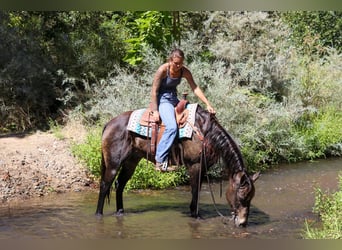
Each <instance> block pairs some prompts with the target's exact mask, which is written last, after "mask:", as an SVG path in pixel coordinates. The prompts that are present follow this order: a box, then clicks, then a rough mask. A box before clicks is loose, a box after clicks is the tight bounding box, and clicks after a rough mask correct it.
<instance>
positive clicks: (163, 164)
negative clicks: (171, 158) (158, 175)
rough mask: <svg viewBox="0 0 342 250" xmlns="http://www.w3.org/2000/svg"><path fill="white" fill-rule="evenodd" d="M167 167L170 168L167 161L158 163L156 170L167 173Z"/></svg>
mask: <svg viewBox="0 0 342 250" xmlns="http://www.w3.org/2000/svg"><path fill="white" fill-rule="evenodd" d="M167 167H168V163H167V161H164V162H160V163H159V162H157V163H156V170H157V171H162V172H167Z"/></svg>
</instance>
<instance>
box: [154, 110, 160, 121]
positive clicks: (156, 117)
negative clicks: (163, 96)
mask: <svg viewBox="0 0 342 250" xmlns="http://www.w3.org/2000/svg"><path fill="white" fill-rule="evenodd" d="M152 116H153V119H154V121H155V122H159V121H160V117H159V112H158V110H155V111H152Z"/></svg>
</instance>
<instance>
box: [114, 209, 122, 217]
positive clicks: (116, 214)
mask: <svg viewBox="0 0 342 250" xmlns="http://www.w3.org/2000/svg"><path fill="white" fill-rule="evenodd" d="M114 215H115V216H123V215H124V210H123V209H119V210H118V211H116V213H114Z"/></svg>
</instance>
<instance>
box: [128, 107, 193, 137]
mask: <svg viewBox="0 0 342 250" xmlns="http://www.w3.org/2000/svg"><path fill="white" fill-rule="evenodd" d="M197 106H198V104H197V103H189V104H187V105H186V109H188V110H189V117H188V122H187V123H186V125H185V126H184V127H183V128H180V129H179V131H178V138H180V139H181V138H191V137H192V133H193V129H192V127H191V126H190V124H188V123H191V125H194V124H195V115H196V110H197ZM145 110H146V108H143V109H137V110H134V111H133V112H132V114H131V116H130V118H129V121H128V126H127V129H128V130H129V131H132V132H134V133H137V134H139V135H142V136H146V137H147V136H148V137H151V133H152V129H151V128H149V127H148V126H142V125H141V124H140V119H141V116H142V115H143V113H144V111H145Z"/></svg>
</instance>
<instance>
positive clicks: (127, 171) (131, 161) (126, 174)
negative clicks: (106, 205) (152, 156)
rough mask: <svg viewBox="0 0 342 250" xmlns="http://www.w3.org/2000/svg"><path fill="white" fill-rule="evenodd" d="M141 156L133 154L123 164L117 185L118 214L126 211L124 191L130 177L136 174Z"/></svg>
mask: <svg viewBox="0 0 342 250" xmlns="http://www.w3.org/2000/svg"><path fill="white" fill-rule="evenodd" d="M140 159H141V157H139V156H137V155H134V154H132V155H131V157H129V158H128V159H126V160H125V162H124V163H123V164H122V168H121V170H120V173H119V176H118V179H117V186H116V214H117V215H122V214H123V213H124V208H123V197H122V193H123V191H124V188H125V186H126V184H127V182H128V181H129V179H130V178H131V177H132V175H133V174H134V171H135V168H136V166H137V164H138V163H139V161H140Z"/></svg>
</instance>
